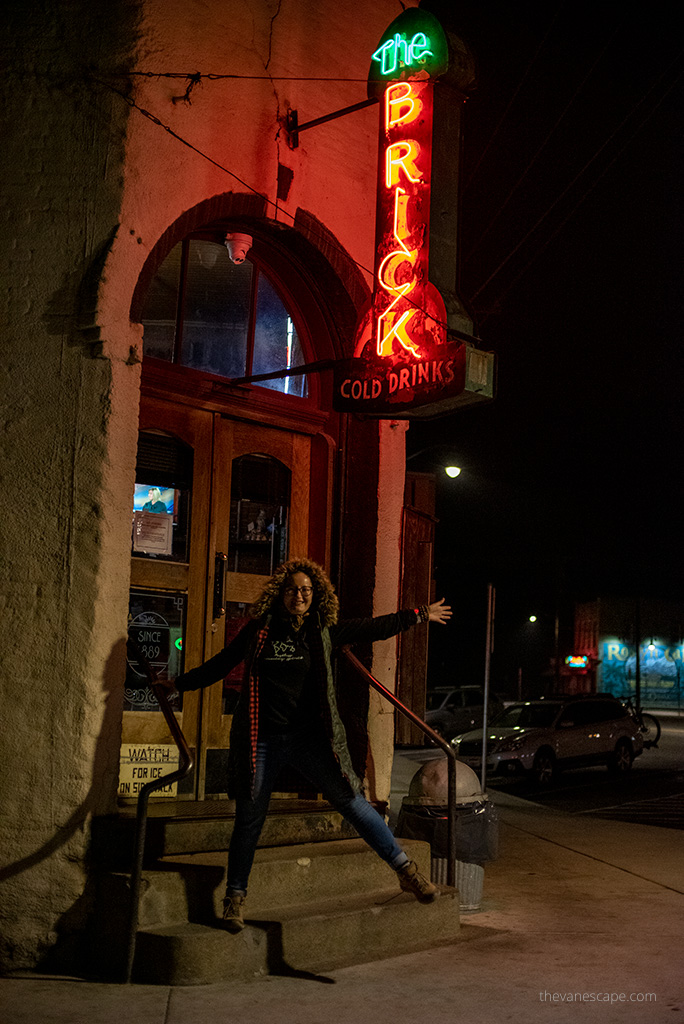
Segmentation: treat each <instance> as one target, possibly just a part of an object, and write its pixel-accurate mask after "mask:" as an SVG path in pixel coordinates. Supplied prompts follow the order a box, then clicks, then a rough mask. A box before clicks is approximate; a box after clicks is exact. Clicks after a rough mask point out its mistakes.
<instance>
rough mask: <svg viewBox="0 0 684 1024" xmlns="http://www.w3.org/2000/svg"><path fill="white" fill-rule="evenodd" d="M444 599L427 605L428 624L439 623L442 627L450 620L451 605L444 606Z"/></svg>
mask: <svg viewBox="0 0 684 1024" xmlns="http://www.w3.org/2000/svg"><path fill="white" fill-rule="evenodd" d="M445 600H446V598H444V597H443V598H442V600H441V601H435V603H434V604H430V605H428V612H429V613H430V614H429V617H428V622H441V624H442V625H443V626H444V625H446V623H447V622H448V621H449V619H450V618H451V615H452V612H451V605H450V604H445V603H444V602H445Z"/></svg>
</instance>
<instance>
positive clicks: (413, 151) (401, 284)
mask: <svg viewBox="0 0 684 1024" xmlns="http://www.w3.org/2000/svg"><path fill="white" fill-rule="evenodd" d="M382 111H383V114H382V125H381V136H380V160H379V175H378V177H379V181H378V204H377V227H376V242H377V246H376V252H377V255H376V265H375V278H376V287H375V293H374V297H373V326H374V332H373V333H374V338H375V347H376V352H377V355H378V356H380V357H388V356H390V357H391V356H395V357H396V356H397V355H400V354H401V353H404V355H405V356H406V354H408V355H409V356H410V357H413V358H414V359H420V358H422V357H424V356H425V355H426V354H427V350H428V349H430V348H432V347H433V346H434V345H435V344H436V343H439V342H440V341H443V340H444V339H443V336H442V337H441V338H440V337H439V334H440V330H439V325H438V324H437V323H436V322H435V321H434V320H433V319H432V318H431V317H430V316H429V314H428V312H427V310H428V306H429V304H430V303H429V301H428V299H427V295H426V291H427V289H428V237H429V230H428V229H429V213H430V166H431V144H432V83H431V82H430V81H423V80H420V81H408V82H393V83H391V84H390V85H388V87H387V89H386V90H385V95H384V102H383V105H382ZM428 335H429V336H428Z"/></svg>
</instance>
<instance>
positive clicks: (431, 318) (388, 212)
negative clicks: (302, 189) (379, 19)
mask: <svg viewBox="0 0 684 1024" xmlns="http://www.w3.org/2000/svg"><path fill="white" fill-rule="evenodd" d="M448 57H449V53H448V45H447V40H446V36H445V34H444V31H443V29H442V27H441V25H440V24H439V22H438V21H437V19H436V18H435V17H434V16H433V15H431V14H428V13H427V12H425V11H420V10H416V9H411V10H407V11H404V13H403V14H402V15H400V16H399V17H398V18H397V19H396V20H395V21H393V22H392V24H391V25H390V26H389V28H388V29H387V30H386V32H385V34H384V35H383V37H382V39H381V40H380V44H379V45H378V47H377V48H376V49H375V51H374V53H373V55H372V59H371V71H370V75H369V92H370V93H372V94H375V95H377V96H378V99H379V100H380V104H379V105H380V126H379V150H378V179H377V206H376V221H375V223H376V227H375V262H374V270H373V274H374V280H373V295H372V298H371V300H370V303H369V304H368V306H367V308H366V309H365V311H364V312H363V313H362V315H361V318H360V320H359V323H358V325H357V330H356V336H355V339H354V350H353V356H354V358H353V359H351V360H348V361H347V362H345V363H342V364H339V365H338V367H337V369H336V372H335V386H334V398H333V405H334V408H335V409H337V410H338V411H341V412H358V413H361V414H364V415H371V416H385V417H388V418H397V417H399V418H413V417H430V416H436V415H442V414H443V413H446V412H449V411H451V410H452V409H454V408H456V407H457V406H459V405H466V404H470V402H472V401H481V400H483V399H485V398H492V397H493V393H494V366H493V361H494V357H493V355H492V354H491V353H482V352H480V351H479V350H477V349H475V347H474V346H471V345H469V344H467V342H466V340H465V339H464V338H463V337H462V336H457V337H454V336H453V334H452V335H451V336H448V332H447V313H446V308H445V305H444V300H443V299H442V296H441V295H440V293H439V291H438V290H437V288H436V287H435V286H434V284H433V283H432V282H431V281H430V279H429V246H430V196H431V184H432V179H431V175H432V138H433V110H434V103H433V90H434V78H435V77H437V76H438V75H441V74H443V73H444V72H445V71H446V70H447V69H448V63H449V61H448ZM454 333H456V332H454Z"/></svg>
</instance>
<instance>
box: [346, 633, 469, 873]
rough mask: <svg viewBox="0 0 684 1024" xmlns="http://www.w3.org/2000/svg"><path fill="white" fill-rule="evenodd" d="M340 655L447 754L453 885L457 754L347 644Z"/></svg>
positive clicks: (449, 861)
mask: <svg viewBox="0 0 684 1024" xmlns="http://www.w3.org/2000/svg"><path fill="white" fill-rule="evenodd" d="M342 654H344V656H345V657H346V659H347V661H349V662H350V664H352V665H353V666H354V668H355V669H356V670H357V671H358V672H360V673H361V675H362V676H363V677H364V678H365V680H366V682H368V683H369V684H370V685H371V686H372V687H373V689H374V690H377V692H378V693H379V694H381V695H382V696H383V697H384V698H385V700H388V701H389V702H390V704H393V705H394V707H395V708H396V709H397V711H400V712H401V714H402V715H404V717H405V718H408V719H409V721H411V722H413V724H414V725H417V726H418V728H419V729H420V730H421V731H422V732H423V733H425V735H426V736H428V737H429V738H430V739H431V740H432V742H433V743H436V744H437V746H438V747H441V748H442V750H443V751H444V753H445V754H446V755H447V757H448V763H447V767H448V778H447V816H448V822H447V885H450V886H453V887H454V888H455V887H456V860H457V858H456V753H455V751H454V749H453V747H452V746H451V745H450V744H449V743H447V741H446V740H445V739H443V738H442V737H441V736H440V735H439V733H437V732H435V730H434V729H431V728H430V726H429V725H428V724H427V722H424V721H423V719H422V718H420V716H419V715H417V714H416V713H415V711H411V709H410V708H407V707H406V705H405V704H402V702H401V701H400V700H399V698H398V697H395V695H394V694H393V693H392V691H391V690H388V689H387V687H386V686H383V685H382V683H381V682H380V681H379V680H377V679H376V678H375V676H374V675H372V674H371V673H370V672H369V671H368V669H367V668H366V666H365V665H364V664H363V663H362V662H361V661H359V659H358V658H357V657H356V655H355V654H353V653H352V651H351V650H350V649H349V647H346V646H345V647H343V648H342Z"/></svg>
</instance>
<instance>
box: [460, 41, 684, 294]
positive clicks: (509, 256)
mask: <svg viewBox="0 0 684 1024" xmlns="http://www.w3.org/2000/svg"><path fill="white" fill-rule="evenodd" d="M682 55H684V49H683V50H680V51H679V53H678V54H677V56H676V57H675V58H674V60H673V61H672V62H671V63H670V64H669V65H668V67H667V68H666V69H665V70H664V71H663V73H662V74H661V75H660V76H659V77H658V78H657V79H656V81H655V82H654V83H653V85H652V86H651V87H650V89H648V90H647V92H646V93H644V95H643V96H642V97H641V99H640V100H639V101H638V103H636V104H635V105H634V106H633V107H632V109H631V110H630V111H629V112H628V113H627V114H626V115H625V117H624V118H623V120H622V121H621V122H620V124H619V125H618V126H617V127H616V128H615V129H614V131H613V132H611V134H610V135H609V136H608V138H607V139H606V140H605V141H604V142H603V143H602V145H601V146H599V148H598V149H597V150H596V151H595V153H594V154H593V156H591V157H590V158H589V160H587V162H586V163H585V164H584V166H583V167H582V168H581V169H580V170H579V171H578V172H577V174H576V175H575V176H574V177H573V178H572V180H571V181H570V182H569V183H568V185H566V187H565V188H564V189H563V191H562V192H561V193H560V195H559V196H557V198H556V199H555V200H554V201H553V203H552V204H551V205H550V206H549V207H548V209H547V210H546V211H545V212H544V213H543V214H542V215H541V217H539V218H538V219H537V221H536V222H535V223H534V224H533V225H532V227H531V228H530V229H529V231H527V232H526V234H525V235H523V237H522V238H521V239H520V241H519V242H518V243H517V245H516V246H514V248H513V249H511V251H510V252H509V253H508V254H507V255H506V257H505V258H504V259H503V260H502V261H501V263H500V264H499V265H498V267H496V269H495V270H493V271H492V273H491V274H490V275H489V277H488V278H487V279H486V280H485V281H484V282H483V283H482V284H481V285H480V287H479V288H478V289H477V291H476V292H474V293H473V295H472V296H471V297H470V301H471V302H473V301H474V300H475V299H476V298H477V296H478V295H479V294H480V293H481V292H482V291H484V289H485V288H486V287H487V285H489V284H490V283H491V282H492V281H493V280H494V278H495V277H496V276H497V275H498V274H499V273H500V272H501V271H502V270H503V268H504V267H505V266H506V264H507V263H509V261H510V260H511V259H512V258H513V257H514V256H515V254H516V253H517V252H518V251H519V250H520V249H521V248H522V246H523V245H524V244H525V242H526V241H527V240H528V238H530V236H531V235H533V234H534V232H535V231H536V230H537V228H538V227H540V225H541V224H543V222H544V221H545V220H546V218H547V217H548V216H549V214H551V212H552V211H553V210H554V209H555V208H556V207H557V206H558V204H559V203H560V202H561V200H563V199H564V198H565V196H566V195H567V194H568V192H569V191H570V189H571V188H572V187H573V186H574V185H575V184H576V182H577V181H579V179H580V178H581V177H582V175H584V174H585V173H586V171H587V170H588V169H589V168H590V167H591V165H592V164H593V163H594V162H595V161H596V160H597V158H598V157H599V156H600V155H601V153H602V152H603V151H604V150H605V148H606V147H607V146H608V145H609V144H610V143H611V142H612V140H613V139H614V138H615V136H616V135H617V133H618V132H619V131H620V130H621V129H622V128H624V126H625V125H626V124H627V122H628V121H629V119H630V118H631V117H632V116H633V115H634V114H635V113H636V111H637V110H638V109H639V107H640V106H641V105H642V104H643V103H644V102H645V101H646V99H647V98H648V97H649V96H650V94H651V93H652V92H653V90H654V89H655V88H656V87H657V86H658V85H659V84H660V83H661V82H662V81H663V79H664V78H665V77H666V75H667V74H668V73H669V72H670V70H671V69H672V67H673V66H674V65H676V64H678V63H679V61H680V59H681V57H682ZM681 74H682V73H681V72H680V73H679V74H678V75H676V76H675V78H674V80H673V81H672V83H671V84H670V85H669V86H668V88H667V89H666V90H665V92H664V93H663V95H662V96H661V97H660V99H659V100H658V101H657V102H656V103H655V105H654V106H653V108H652V109H651V110H650V111H649V112H648V113H647V115H646V117H645V118H644V120H643V121H642V122H641V124H639V125H638V127H637V128H636V129H635V130H634V132H633V133H632V135H630V137H629V138H628V139H627V140H626V142H625V143H624V145H623V146H622V147H621V148H620V149H619V150H618V152H617V153H616V155H615V157H614V158H613V159H612V160H611V161H610V163H609V164H608V165H607V167H606V168H605V169H604V170H603V171H602V172H601V173H600V175H599V176H598V178H597V179H596V181H595V182H594V183H593V184H592V185H591V186H590V187H589V189H588V190H587V192H585V194H584V195H583V196H582V197H581V199H580V200H579V202H578V203H577V204H576V206H574V207H573V209H572V210H571V212H570V215H571V214H572V213H574V210H575V209H576V208H577V206H578V205H579V203H581V202H582V201H583V200H584V198H585V197H586V195H588V194H589V191H591V189H593V188H594V186H595V185H596V184H597V183H598V181H600V180H601V178H602V177H603V175H604V174H605V173H606V171H607V170H608V169H609V168H610V167H611V166H612V165H613V163H614V162H615V160H616V159H617V157H618V156H620V154H621V153H622V152H623V151H624V149H625V148H626V147H627V145H629V143H630V142H631V141H632V139H633V138H634V136H635V135H636V134H637V133H638V132H639V131H640V130H641V128H642V127H643V126H644V124H646V122H647V121H648V120H649V118H650V117H652V115H653V114H654V113H655V111H656V110H657V109H658V107H659V106H660V105H661V103H662V102H663V101H664V100H665V99H666V97H667V96H668V95H669V93H670V92H671V91H672V89H674V87H675V85H676V84H677V82H678V81H679V79H680V78H681ZM567 220H568V218H566V219H565V221H563V224H565V223H566V222H567ZM554 236H555V233H554ZM554 236H552V237H554ZM547 244H548V243H547ZM545 247H546V246H545ZM534 258H535V259H536V256H535V257H534Z"/></svg>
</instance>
